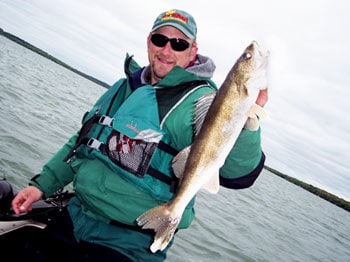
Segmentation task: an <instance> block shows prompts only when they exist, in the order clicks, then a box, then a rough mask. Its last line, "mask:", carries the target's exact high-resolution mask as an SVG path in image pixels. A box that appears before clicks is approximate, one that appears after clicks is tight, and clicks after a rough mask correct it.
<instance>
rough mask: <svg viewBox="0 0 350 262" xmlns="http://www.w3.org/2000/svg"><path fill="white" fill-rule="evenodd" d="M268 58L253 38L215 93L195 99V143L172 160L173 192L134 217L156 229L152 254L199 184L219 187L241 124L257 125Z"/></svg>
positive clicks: (165, 240)
mask: <svg viewBox="0 0 350 262" xmlns="http://www.w3.org/2000/svg"><path fill="white" fill-rule="evenodd" d="M268 56H269V52H267V51H266V52H265V51H262V50H261V48H260V47H259V45H258V43H257V42H256V41H253V42H252V43H251V44H250V45H249V46H248V47H247V48H246V49H245V51H244V53H243V54H242V55H241V56H240V57H239V58H238V60H237V61H236V63H235V64H234V66H233V67H232V69H231V70H230V72H229V73H228V75H227V76H226V79H225V81H224V82H223V84H222V85H221V87H220V88H219V89H218V91H217V92H216V93H212V94H208V95H205V96H203V97H201V98H200V99H199V100H198V101H197V102H196V108H195V117H194V125H195V139H194V142H193V144H192V145H191V146H190V147H187V148H185V149H183V150H182V151H181V152H179V153H178V155H177V156H176V157H175V158H174V160H173V169H174V173H175V174H176V175H177V176H180V177H181V178H180V184H179V188H178V191H177V193H176V195H175V196H174V197H173V199H172V200H171V201H169V202H167V203H164V204H162V205H159V206H156V207H154V208H152V209H150V210H148V211H146V212H145V213H143V214H141V215H140V216H139V217H138V218H137V219H136V221H137V223H138V225H139V226H142V228H143V229H153V230H154V231H155V232H156V234H155V237H154V242H153V244H152V245H151V247H150V249H151V251H152V252H153V253H155V252H157V251H158V250H163V249H164V248H166V246H167V245H168V243H169V242H170V241H171V239H172V237H173V235H174V232H175V230H176V228H177V226H178V224H179V222H180V220H181V217H182V214H183V212H184V210H185V208H186V206H187V205H188V203H189V202H190V201H191V199H192V198H193V197H194V196H195V195H196V194H197V192H198V191H199V190H200V189H201V188H204V189H206V190H208V191H209V192H211V193H217V192H218V191H219V186H220V185H219V169H220V167H221V166H223V164H224V162H225V160H226V157H227V156H228V154H229V153H230V151H231V149H232V147H233V146H234V144H235V142H236V140H237V138H238V136H239V134H240V133H241V130H242V128H243V127H246V128H247V127H248V128H249V129H252V130H256V129H257V128H258V127H259V123H258V119H257V115H258V116H260V117H264V116H265V112H264V110H263V109H262V108H261V107H259V106H258V105H256V104H255V101H256V99H257V97H258V94H259V91H260V90H261V89H265V88H266V87H267V64H268V63H267V62H268Z"/></svg>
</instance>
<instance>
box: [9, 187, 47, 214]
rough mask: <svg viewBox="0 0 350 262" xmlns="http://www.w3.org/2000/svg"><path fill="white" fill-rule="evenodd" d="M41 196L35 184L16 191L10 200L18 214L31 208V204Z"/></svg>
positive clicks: (41, 193)
mask: <svg viewBox="0 0 350 262" xmlns="http://www.w3.org/2000/svg"><path fill="white" fill-rule="evenodd" d="M42 196H43V192H41V191H40V190H39V189H38V188H36V187H35V186H28V187H26V188H24V189H22V190H21V191H19V192H18V193H17V195H16V196H15V198H14V199H13V200H12V208H13V211H14V212H15V213H16V214H17V215H18V214H20V213H25V212H28V211H31V210H32V207H31V206H32V204H33V203H34V202H36V201H38V200H39V199H40V198H41V197H42Z"/></svg>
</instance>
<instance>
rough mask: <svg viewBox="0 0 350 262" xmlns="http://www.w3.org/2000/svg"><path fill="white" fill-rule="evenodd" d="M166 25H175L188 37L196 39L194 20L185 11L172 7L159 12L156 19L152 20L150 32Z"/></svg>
mask: <svg viewBox="0 0 350 262" xmlns="http://www.w3.org/2000/svg"><path fill="white" fill-rule="evenodd" d="M166 25H169V26H173V27H176V28H177V29H179V30H180V31H181V32H182V33H184V34H185V35H186V36H187V37H188V38H190V39H196V36H197V25H196V22H195V21H194V18H193V17H192V16H191V15H190V14H189V13H187V12H185V11H182V10H178V9H172V10H170V11H166V12H163V13H161V14H160V15H159V16H158V17H157V19H156V21H154V24H153V27H152V30H151V32H154V31H155V30H157V29H158V28H160V27H162V26H166Z"/></svg>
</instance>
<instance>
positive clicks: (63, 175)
mask: <svg viewBox="0 0 350 262" xmlns="http://www.w3.org/2000/svg"><path fill="white" fill-rule="evenodd" d="M77 136H78V134H75V135H74V136H72V137H71V138H70V139H69V141H68V142H67V143H66V144H65V145H64V146H63V147H62V148H61V149H60V150H59V151H58V152H57V153H56V154H55V155H53V156H52V157H51V159H50V160H49V161H48V162H47V163H46V164H45V165H44V166H43V168H42V170H41V172H40V174H38V175H36V176H34V177H33V178H32V179H31V180H30V181H29V185H33V186H35V187H37V188H39V189H40V190H41V191H42V192H44V195H45V197H49V196H51V195H52V194H53V193H54V192H56V191H57V190H58V189H60V188H62V187H64V186H66V185H67V184H69V183H70V182H71V181H72V180H73V177H74V172H73V170H72V169H71V166H70V164H67V163H66V162H64V161H63V159H64V158H65V157H66V155H67V154H68V153H69V152H70V149H71V148H72V147H73V146H74V145H75V141H76V139H77Z"/></svg>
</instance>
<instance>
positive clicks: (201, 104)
mask: <svg viewBox="0 0 350 262" xmlns="http://www.w3.org/2000/svg"><path fill="white" fill-rule="evenodd" d="M215 95H216V92H213V93H209V94H206V95H203V96H201V97H200V98H198V99H197V100H196V103H195V109H194V133H195V135H197V134H198V132H199V130H200V129H201V128H202V125H203V121H204V118H205V116H206V115H207V113H208V110H209V107H210V105H211V104H212V102H213V100H214V98H215Z"/></svg>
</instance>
